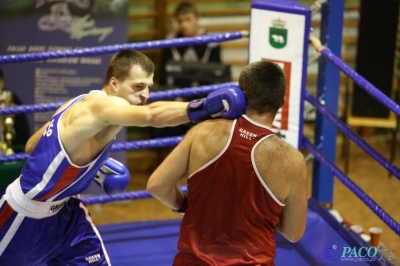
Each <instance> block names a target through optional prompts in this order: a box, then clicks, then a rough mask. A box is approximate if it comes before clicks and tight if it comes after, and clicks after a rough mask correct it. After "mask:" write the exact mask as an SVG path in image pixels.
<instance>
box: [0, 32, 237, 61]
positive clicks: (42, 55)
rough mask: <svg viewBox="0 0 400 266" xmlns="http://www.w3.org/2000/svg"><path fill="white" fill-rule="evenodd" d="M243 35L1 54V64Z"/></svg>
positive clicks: (219, 39) (234, 36)
mask: <svg viewBox="0 0 400 266" xmlns="http://www.w3.org/2000/svg"><path fill="white" fill-rule="evenodd" d="M242 37H243V34H242V32H241V31H232V32H222V33H215V34H207V35H202V36H197V37H182V38H175V39H167V40H156V41H147V42H138V43H126V44H115V45H106V46H98V47H91V48H80V49H71V50H58V51H50V52H37V53H23V54H11V55H1V56H0V64H7V63H19V62H32V61H42V60H46V59H55V58H65V57H81V56H88V55H101V54H111V53H115V52H118V51H121V50H123V49H128V48H130V49H134V50H147V49H156V48H168V47H178V46H187V45H199V44H206V43H212V42H223V41H229V40H235V39H240V38H242Z"/></svg>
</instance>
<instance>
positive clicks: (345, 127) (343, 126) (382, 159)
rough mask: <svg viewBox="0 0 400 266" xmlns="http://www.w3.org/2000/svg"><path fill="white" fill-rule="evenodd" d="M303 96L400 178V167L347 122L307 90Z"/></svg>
mask: <svg viewBox="0 0 400 266" xmlns="http://www.w3.org/2000/svg"><path fill="white" fill-rule="evenodd" d="M304 98H305V99H306V100H307V101H309V102H310V103H311V104H312V105H314V106H315V107H316V108H317V110H318V111H319V112H320V113H321V114H323V115H324V116H325V117H326V118H327V119H328V120H329V121H330V122H332V124H333V125H334V126H335V127H336V128H338V129H339V130H340V131H342V132H343V134H345V135H346V136H347V137H348V138H350V139H351V140H352V141H354V143H356V144H357V145H358V146H360V148H362V149H363V150H364V151H365V152H366V153H367V154H369V155H370V156H371V157H372V158H374V159H375V160H376V161H377V162H378V163H380V164H381V165H382V166H383V167H384V168H386V169H387V170H388V171H389V172H390V173H391V174H393V175H394V176H395V177H396V178H397V179H399V180H400V169H399V168H398V167H397V166H395V165H394V164H393V163H391V162H390V161H389V160H387V159H386V158H385V157H383V156H382V155H381V154H380V153H378V152H377V151H376V150H375V149H374V148H372V147H371V146H370V145H369V144H368V143H367V142H366V141H364V140H363V139H362V138H361V137H359V136H358V135H357V134H356V133H355V132H354V131H353V130H352V129H351V128H350V127H349V126H348V125H347V124H345V123H343V122H342V121H340V120H339V119H338V118H337V117H336V116H335V115H334V114H332V113H331V112H330V111H329V110H328V109H327V108H325V107H324V106H323V105H322V104H320V103H319V102H318V100H317V99H316V98H315V97H314V96H312V95H311V94H310V93H309V92H307V91H306V92H305V94H304Z"/></svg>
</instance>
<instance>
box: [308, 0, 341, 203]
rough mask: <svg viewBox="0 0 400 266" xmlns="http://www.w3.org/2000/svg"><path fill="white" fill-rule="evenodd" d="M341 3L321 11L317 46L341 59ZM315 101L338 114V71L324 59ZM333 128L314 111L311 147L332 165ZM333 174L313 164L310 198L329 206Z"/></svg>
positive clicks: (333, 2)
mask: <svg viewBox="0 0 400 266" xmlns="http://www.w3.org/2000/svg"><path fill="white" fill-rule="evenodd" d="M343 13H344V0H328V2H327V3H325V4H324V5H323V7H322V10H321V36H320V40H321V43H322V44H323V45H325V46H327V47H328V48H329V49H330V50H331V51H332V53H333V54H335V55H336V56H339V57H341V46H342V31H343ZM318 69H319V70H318V88H317V98H318V100H319V101H320V102H323V103H324V104H325V107H326V108H327V109H328V110H329V111H331V112H332V113H333V114H337V113H338V99H339V86H340V71H339V69H338V68H336V67H335V66H334V65H333V64H331V63H330V62H328V61H327V60H326V59H325V58H324V57H320V59H319V67H318ZM336 132H337V131H336V127H335V126H334V125H333V124H332V123H330V122H329V121H328V120H327V119H326V118H324V117H323V115H321V114H320V113H318V112H317V117H316V121H315V140H314V145H315V146H316V147H318V148H319V149H320V151H321V153H322V154H324V156H325V157H326V158H328V159H329V160H330V161H331V162H332V163H333V164H335V162H336ZM333 178H334V177H333V174H332V172H330V171H329V170H328V169H327V168H326V167H325V166H323V165H322V164H321V163H320V162H319V161H318V160H314V164H313V184H312V197H313V198H315V199H316V200H317V201H318V202H319V203H320V204H321V205H322V206H324V207H326V208H331V207H332V199H333Z"/></svg>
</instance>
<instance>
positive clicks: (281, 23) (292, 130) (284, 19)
mask: <svg viewBox="0 0 400 266" xmlns="http://www.w3.org/2000/svg"><path fill="white" fill-rule="evenodd" d="M310 22H311V9H310V8H309V7H308V6H305V5H303V4H301V3H298V2H296V1H290V0H280V1H277V0H252V4H251V18H250V39H249V63H252V62H254V61H258V60H269V61H273V62H275V63H277V64H279V65H280V66H281V67H282V68H283V70H284V71H285V74H286V94H285V104H284V105H283V106H282V108H281V109H280V110H279V111H278V113H277V115H276V117H275V121H274V123H273V131H274V132H275V133H276V134H277V135H278V136H280V137H281V138H282V139H284V140H285V141H286V142H288V143H289V144H291V145H292V146H294V147H295V148H297V149H299V150H300V149H301V146H302V139H303V136H302V132H303V105H304V104H303V103H304V91H305V83H306V78H307V58H308V39H309V31H310Z"/></svg>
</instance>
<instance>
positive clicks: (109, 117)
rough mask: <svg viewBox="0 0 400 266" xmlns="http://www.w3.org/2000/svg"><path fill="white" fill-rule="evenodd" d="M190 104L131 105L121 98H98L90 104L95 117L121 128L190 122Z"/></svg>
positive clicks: (165, 102)
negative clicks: (188, 111) (188, 109)
mask: <svg viewBox="0 0 400 266" xmlns="http://www.w3.org/2000/svg"><path fill="white" fill-rule="evenodd" d="M187 107H188V103H184V102H174V101H170V102H168V101H157V102H153V103H150V104H148V105H143V106H137V105H130V104H129V103H128V102H127V101H126V100H124V99H122V98H119V97H112V96H108V97H98V98H97V99H94V100H93V101H92V102H91V103H90V108H91V110H92V114H93V116H95V117H96V118H98V119H99V120H100V121H103V122H104V123H105V124H110V125H121V126H139V127H145V126H152V127H167V126H176V125H180V124H184V123H187V122H189V121H190V120H189V117H188V114H187Z"/></svg>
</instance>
